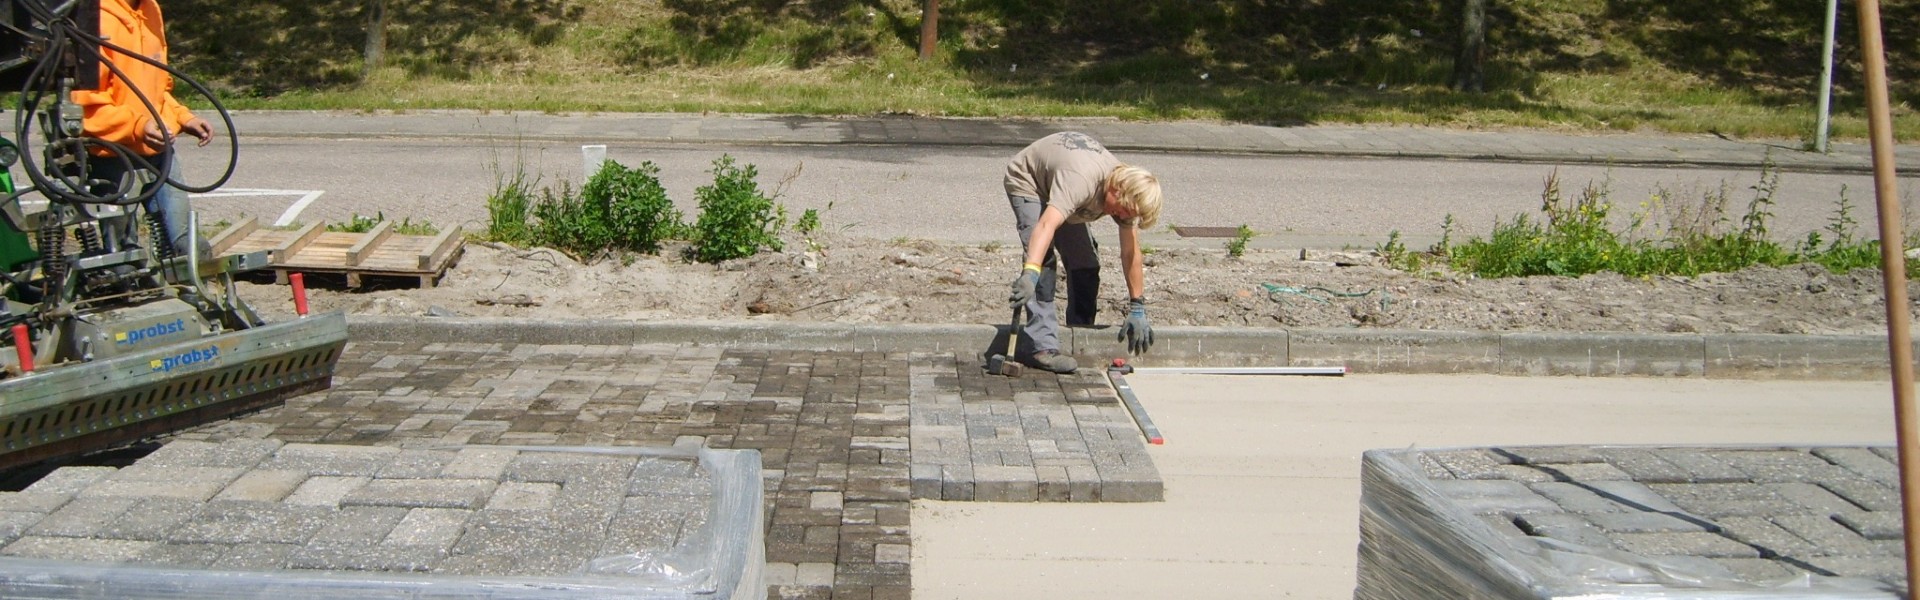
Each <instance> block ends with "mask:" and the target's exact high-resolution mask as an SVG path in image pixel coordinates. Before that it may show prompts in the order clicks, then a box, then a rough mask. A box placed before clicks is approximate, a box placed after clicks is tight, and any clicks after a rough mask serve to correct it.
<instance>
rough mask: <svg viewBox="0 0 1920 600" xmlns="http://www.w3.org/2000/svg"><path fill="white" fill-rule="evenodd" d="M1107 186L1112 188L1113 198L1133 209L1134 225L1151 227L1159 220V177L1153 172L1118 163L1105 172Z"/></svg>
mask: <svg viewBox="0 0 1920 600" xmlns="http://www.w3.org/2000/svg"><path fill="white" fill-rule="evenodd" d="M1107 186H1108V187H1110V188H1112V189H1113V191H1114V197H1115V198H1114V199H1115V200H1118V201H1119V202H1120V203H1121V204H1123V205H1125V206H1127V207H1128V208H1131V209H1133V214H1134V215H1135V217H1134V221H1133V223H1134V227H1136V228H1139V229H1152V228H1153V225H1154V224H1155V223H1159V222H1160V178H1158V177H1154V176H1153V173H1149V172H1147V170H1146V169H1142V168H1140V167H1136V166H1132V165H1120V166H1117V167H1114V168H1113V172H1111V173H1108V174H1107Z"/></svg>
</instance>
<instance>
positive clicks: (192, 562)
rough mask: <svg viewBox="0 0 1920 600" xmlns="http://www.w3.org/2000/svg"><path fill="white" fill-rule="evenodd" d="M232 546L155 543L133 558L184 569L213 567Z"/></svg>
mask: <svg viewBox="0 0 1920 600" xmlns="http://www.w3.org/2000/svg"><path fill="white" fill-rule="evenodd" d="M231 550H232V548H231V547H230V546H227V545H226V544H155V545H153V546H150V547H148V548H147V550H146V551H145V552H142V553H141V554H140V556H139V557H138V558H135V559H133V560H132V562H133V563H135V564H145V565H163V566H168V567H177V568H183V569H207V568H211V567H212V566H213V564H214V562H215V561H218V560H220V557H222V556H225V555H226V554H227V552H229V551H231Z"/></svg>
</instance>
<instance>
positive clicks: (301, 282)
mask: <svg viewBox="0 0 1920 600" xmlns="http://www.w3.org/2000/svg"><path fill="white" fill-rule="evenodd" d="M288 279H290V280H292V281H293V312H294V313H295V314H298V315H300V316H302V317H304V316H307V276H306V275H303V274H300V273H294V274H293V276H291V277H289V278H288Z"/></svg>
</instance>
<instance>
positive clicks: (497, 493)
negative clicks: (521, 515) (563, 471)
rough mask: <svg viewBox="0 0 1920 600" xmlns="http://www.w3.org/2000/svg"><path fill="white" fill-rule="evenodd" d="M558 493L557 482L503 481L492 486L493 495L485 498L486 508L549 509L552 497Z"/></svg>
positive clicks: (558, 486)
mask: <svg viewBox="0 0 1920 600" xmlns="http://www.w3.org/2000/svg"><path fill="white" fill-rule="evenodd" d="M559 495H560V484H558V483H526V482H519V481H504V482H501V483H500V484H499V486H498V487H496V488H494V490H493V496H492V497H491V498H488V499H487V502H486V506H485V508H487V509H488V510H550V509H552V508H553V504H554V498H556V497H558V496H559Z"/></svg>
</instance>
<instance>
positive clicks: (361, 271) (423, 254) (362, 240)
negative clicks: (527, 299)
mask: <svg viewBox="0 0 1920 600" xmlns="http://www.w3.org/2000/svg"><path fill="white" fill-rule="evenodd" d="M211 243H212V245H213V253H214V255H215V256H225V255H229V254H245V253H248V252H258V251H261V250H266V251H267V252H268V262H269V267H268V268H271V269H273V276H274V281H275V282H278V283H280V284H283V285H284V284H286V283H287V276H288V275H290V274H292V273H295V272H302V273H340V274H344V275H346V276H347V287H350V288H357V287H360V279H361V278H362V277H365V276H368V275H374V276H381V277H418V278H420V287H433V286H435V285H438V284H439V282H440V277H441V276H443V275H446V273H447V268H448V267H451V266H453V263H454V262H455V261H458V260H459V259H460V253H461V252H462V251H463V250H465V248H466V239H465V238H464V237H462V236H461V235H460V227H459V226H457V225H456V226H454V227H453V228H452V229H449V230H447V231H444V232H441V233H440V235H435V236H425V235H400V234H397V233H394V232H393V222H391V221H381V222H380V224H379V225H375V226H374V228H373V230H372V231H368V232H366V233H341V232H332V231H327V230H326V227H325V226H324V225H323V224H321V223H314V224H311V225H307V226H305V227H301V228H300V229H298V230H293V231H288V230H279V229H262V228H260V223H259V222H258V221H256V220H255V219H254V218H253V217H247V218H246V219H245V220H242V221H240V222H239V223H235V224H233V225H232V226H230V227H227V228H226V229H225V230H222V231H221V232H220V233H219V234H217V235H215V236H213V240H212V242H211Z"/></svg>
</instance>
